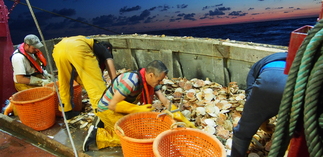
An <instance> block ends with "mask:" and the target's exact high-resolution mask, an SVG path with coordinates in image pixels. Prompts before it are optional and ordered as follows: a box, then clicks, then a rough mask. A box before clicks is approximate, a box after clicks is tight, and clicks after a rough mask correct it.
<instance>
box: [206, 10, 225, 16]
mask: <svg viewBox="0 0 323 157" xmlns="http://www.w3.org/2000/svg"><path fill="white" fill-rule="evenodd" d="M205 15H206V16H207V15H209V16H216V15H225V13H224V12H223V11H221V10H219V9H214V11H212V10H210V11H209V13H206V14H205Z"/></svg>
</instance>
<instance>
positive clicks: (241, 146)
mask: <svg viewBox="0 0 323 157" xmlns="http://www.w3.org/2000/svg"><path fill="white" fill-rule="evenodd" d="M249 145H250V140H242V139H239V138H237V137H235V136H233V138H232V148H231V157H245V156H246V154H247V151H248V148H249Z"/></svg>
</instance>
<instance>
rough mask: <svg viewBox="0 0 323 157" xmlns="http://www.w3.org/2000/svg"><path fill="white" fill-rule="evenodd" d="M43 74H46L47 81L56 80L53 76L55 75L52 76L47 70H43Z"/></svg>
mask: <svg viewBox="0 0 323 157" xmlns="http://www.w3.org/2000/svg"><path fill="white" fill-rule="evenodd" d="M43 72H44V76H45V78H47V79H53V78H54V76H53V75H51V74H49V73H48V72H47V70H43Z"/></svg>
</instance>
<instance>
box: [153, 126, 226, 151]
mask: <svg viewBox="0 0 323 157" xmlns="http://www.w3.org/2000/svg"><path fill="white" fill-rule="evenodd" d="M153 151H154V154H155V156H156V157H166V156H167V157H178V156H182V157H210V156H212V157H226V152H225V149H224V146H223V144H222V143H221V142H220V141H219V140H218V139H217V138H216V137H215V136H213V135H209V134H207V133H206V132H204V131H202V130H198V129H192V128H175V129H172V130H167V131H165V132H163V133H161V134H159V135H158V136H157V137H156V139H155V141H154V143H153Z"/></svg>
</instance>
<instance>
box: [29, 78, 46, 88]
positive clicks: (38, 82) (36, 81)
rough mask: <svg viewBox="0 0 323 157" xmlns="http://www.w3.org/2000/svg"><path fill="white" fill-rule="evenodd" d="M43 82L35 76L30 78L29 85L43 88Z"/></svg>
mask: <svg viewBox="0 0 323 157" xmlns="http://www.w3.org/2000/svg"><path fill="white" fill-rule="evenodd" d="M42 82H43V79H41V78H38V77H35V76H30V81H29V84H30V85H38V86H41V85H42Z"/></svg>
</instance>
